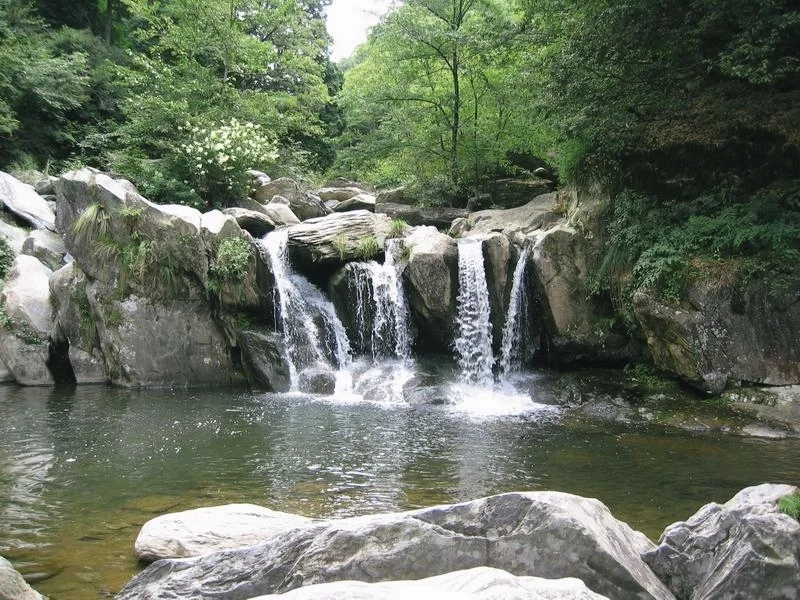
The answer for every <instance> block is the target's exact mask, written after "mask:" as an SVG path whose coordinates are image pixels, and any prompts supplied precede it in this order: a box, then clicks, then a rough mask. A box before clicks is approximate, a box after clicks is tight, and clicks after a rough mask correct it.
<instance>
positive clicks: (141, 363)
mask: <svg viewBox="0 0 800 600" xmlns="http://www.w3.org/2000/svg"><path fill="white" fill-rule="evenodd" d="M86 292H87V297H88V300H89V305H90V306H91V310H92V315H93V317H94V319H95V323H96V326H97V332H98V335H99V337H100V346H101V348H102V351H103V357H104V359H105V363H106V369H107V371H108V375H109V377H110V379H111V382H112V383H113V384H115V385H120V386H123V387H131V388H141V387H171V386H185V387H194V386H207V385H226V384H230V383H232V382H233V381H234V380H235V379H234V368H233V364H232V362H231V357H230V354H229V352H228V340H227V337H226V336H225V334H224V332H222V331H221V330H220V329H219V327H218V326H217V324H216V323H215V321H214V319H213V317H212V315H211V310H210V308H209V307H208V305H207V304H206V303H205V301H196V300H169V301H159V300H156V299H153V298H142V297H140V296H136V295H129V296H126V297H124V298H123V299H119V296H118V292H117V291H116V290H115V289H114V288H108V287H106V286H105V285H104V284H102V283H101V282H90V283H89V284H87V286H86Z"/></svg>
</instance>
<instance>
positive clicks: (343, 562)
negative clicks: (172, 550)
mask: <svg viewBox="0 0 800 600" xmlns="http://www.w3.org/2000/svg"><path fill="white" fill-rule="evenodd" d="M653 548H654V545H653V544H652V542H650V541H649V540H647V538H646V537H645V536H644V535H642V534H641V533H638V532H635V531H633V530H632V529H631V528H630V527H628V526H627V525H625V524H624V523H622V522H620V521H617V520H616V519H614V517H613V516H612V515H611V513H610V512H609V511H608V509H607V508H606V507H605V506H604V505H603V504H602V503H601V502H599V501H597V500H592V499H585V498H580V497H578V496H573V495H570V494H563V493H558V492H528V493H509V494H501V495H498V496H491V497H488V498H482V499H479V500H474V501H472V502H466V503H463V504H455V505H448V506H437V507H433V508H429V509H422V510H417V511H410V512H405V513H397V514H387V515H373V516H367V517H354V518H349V519H339V520H331V521H324V522H316V523H313V524H309V525H303V526H301V527H298V528H295V529H292V530H289V531H284V532H282V533H280V534H277V535H274V536H272V537H269V538H267V539H265V540H263V541H262V542H261V543H259V544H253V545H250V546H245V547H242V548H237V549H233V550H227V551H222V552H216V553H213V554H207V555H204V556H199V557H196V558H187V559H179V560H160V561H158V562H156V563H153V564H152V565H150V566H149V567H148V568H147V569H145V570H144V571H143V572H142V573H140V574H139V575H137V576H136V577H134V578H133V579H132V580H131V581H130V582H129V583H128V584H127V585H126V586H125V587H124V588H123V589H122V590H121V591H120V593H119V595H118V596H117V599H118V600H131V599H133V598H136V599H137V600H147V599H151V598H164V597H170V598H174V599H180V598H195V599H199V598H211V597H214V596H215V595H218V594H219V593H220V592H221V591H224V593H225V597H226V598H229V599H230V600H238V599H246V598H251V597H253V596H257V595H259V594H276V593H283V592H286V591H289V590H292V589H294V588H297V587H300V586H305V585H313V584H317V583H326V582H331V581H346V580H353V579H357V580H360V581H364V582H367V583H370V582H378V581H386V580H393V579H415V580H416V579H423V578H426V577H432V576H436V575H443V574H445V573H449V572H452V571H458V570H463V569H471V568H474V567H482V566H493V567H496V568H499V569H503V570H505V571H508V572H509V573H512V574H514V575H518V576H535V577H545V578H548V579H559V578H563V577H577V578H579V579H582V580H583V581H584V583H585V584H586V586H587V587H588V588H589V589H591V590H592V591H594V592H596V593H598V594H603V595H605V596H608V597H609V598H621V599H622V598H631V599H634V598H636V599H638V598H641V599H642V600H644V599H653V598H655V599H658V600H672V599H673V598H674V597H673V595H672V593H671V592H670V591H669V590H668V589H667V588H666V587H665V586H664V585H663V584H662V583H661V582H660V581H659V580H658V579H657V578H656V577H655V575H653V573H652V572H651V571H650V570H649V569H648V568H647V566H646V565H645V564H644V562H642V560H641V558H640V554H642V553H645V552H648V551H650V550H652V549H653Z"/></svg>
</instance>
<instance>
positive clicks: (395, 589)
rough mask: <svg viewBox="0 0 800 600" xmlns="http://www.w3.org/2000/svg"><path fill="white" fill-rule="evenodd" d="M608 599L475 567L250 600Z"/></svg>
mask: <svg viewBox="0 0 800 600" xmlns="http://www.w3.org/2000/svg"><path fill="white" fill-rule="evenodd" d="M280 598H285V599H286V600H341V599H343V598H351V599H358V600H407V599H408V598H436V599H437V600H608V599H607V598H606V596H601V595H600V594H596V593H594V592H593V591H591V590H590V589H589V588H587V587H586V584H584V583H583V582H582V581H581V580H580V579H575V578H573V577H569V578H563V579H544V578H542V577H516V576H514V575H511V574H510V573H507V572H506V571H503V570H501V569H494V568H492V567H475V568H474V569H466V570H463V571H454V572H452V573H447V574H445V575H437V576H435V577H426V578H425V579H419V580H416V581H385V582H381V583H364V582H362V581H337V582H334V583H318V584H316V585H310V586H306V587H302V588H299V589H296V590H292V591H290V592H286V593H285V594H280V595H277V594H276V595H268V596H258V597H257V598H253V599H251V600H279V599H280Z"/></svg>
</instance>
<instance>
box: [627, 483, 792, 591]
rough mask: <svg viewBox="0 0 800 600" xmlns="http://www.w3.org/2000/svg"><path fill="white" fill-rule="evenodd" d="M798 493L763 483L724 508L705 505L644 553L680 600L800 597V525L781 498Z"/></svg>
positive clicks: (787, 486) (732, 500) (784, 487)
mask: <svg viewBox="0 0 800 600" xmlns="http://www.w3.org/2000/svg"><path fill="white" fill-rule="evenodd" d="M792 493H795V494H796V493H800V490H798V488H796V487H794V486H789V485H771V484H764V485H759V486H754V487H749V488H745V489H744V490H742V491H741V492H739V493H738V494H736V495H735V496H734V497H733V498H732V499H730V500H729V501H728V502H726V503H725V504H716V503H712V504H706V505H705V506H703V507H702V508H701V509H700V510H699V511H698V512H697V513H695V514H694V515H693V516H692V517H691V518H689V520H688V521H682V522H679V523H674V524H672V525H670V526H669V527H667V529H666V530H665V531H664V533H663V534H662V536H661V539H660V540H659V545H658V547H657V548H656V549H654V550H651V551H649V552H647V553H645V554H644V555H643V558H644V560H645V562H646V563H647V564H649V565H650V568H651V569H653V571H654V572H655V573H656V575H658V576H659V577H660V578H661V580H662V581H664V583H666V584H667V586H668V587H669V588H670V589H671V590H672V591H673V592H674V594H675V596H676V597H678V598H681V599H682V600H684V599H685V600H700V599H701V598H703V599H705V598H731V599H742V600H749V599H751V598H770V599H772V600H796V599H797V598H800V523H798V522H797V521H796V520H794V519H793V518H791V517H789V516H787V515H785V514H782V513H781V512H780V511H779V510H778V507H777V503H778V499H779V498H781V497H782V496H785V495H787V494H792Z"/></svg>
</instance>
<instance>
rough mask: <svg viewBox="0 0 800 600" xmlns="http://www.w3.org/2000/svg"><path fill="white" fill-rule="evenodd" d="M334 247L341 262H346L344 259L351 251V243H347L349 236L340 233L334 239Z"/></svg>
mask: <svg viewBox="0 0 800 600" xmlns="http://www.w3.org/2000/svg"><path fill="white" fill-rule="evenodd" d="M332 245H333V249H334V251H335V252H336V254H337V255H338V256H339V260H340V261H344V257H345V256H347V251H348V250H349V249H350V243H349V242H348V241H347V236H346V235H344V234H342V233H340V234H339V235H337V236H336V237H334V238H333V241H332Z"/></svg>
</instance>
